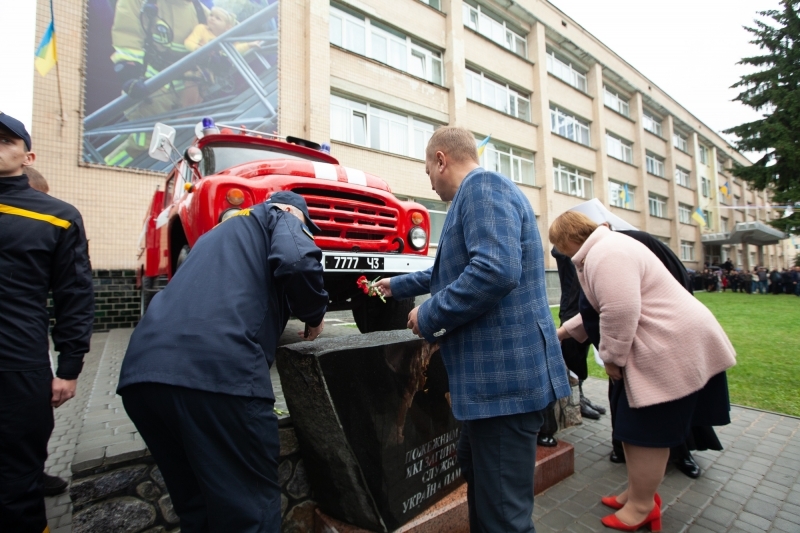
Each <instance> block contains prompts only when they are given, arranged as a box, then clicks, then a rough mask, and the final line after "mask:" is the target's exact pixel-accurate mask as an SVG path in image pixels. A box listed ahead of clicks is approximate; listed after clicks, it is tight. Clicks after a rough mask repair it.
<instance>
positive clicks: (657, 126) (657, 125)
mask: <svg viewBox="0 0 800 533" xmlns="http://www.w3.org/2000/svg"><path fill="white" fill-rule="evenodd" d="M650 124H652V127H648V125H650ZM642 127H644V129H645V131H649V132H650V133H652V134H653V135H656V136H658V137H661V138H663V131H664V130H663V120H662V119H660V118H658V117H657V116H656V115H655V113H650V112H649V111H647V110H644V111H642Z"/></svg>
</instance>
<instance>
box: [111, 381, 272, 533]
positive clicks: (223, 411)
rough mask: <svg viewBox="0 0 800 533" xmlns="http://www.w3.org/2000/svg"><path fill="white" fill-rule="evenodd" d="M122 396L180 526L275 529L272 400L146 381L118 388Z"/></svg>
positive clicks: (192, 531)
mask: <svg viewBox="0 0 800 533" xmlns="http://www.w3.org/2000/svg"><path fill="white" fill-rule="evenodd" d="M122 402H123V405H124V406H125V410H126V411H127V412H128V415H129V416H130V417H131V420H132V421H133V423H134V424H135V425H136V428H137V429H138V430H139V433H141V435H142V438H143V439H144V441H145V443H146V444H147V446H148V448H149V449H150V453H151V454H152V455H153V458H154V459H155V461H156V464H158V467H159V469H160V470H161V474H162V475H163V476H164V482H165V483H166V485H167V490H169V494H170V496H171V497H172V505H173V506H174V508H175V512H176V513H177V514H178V516H179V517H180V520H181V531H182V532H183V533H210V532H229V531H236V532H237V533H277V532H278V531H280V527H281V494H280V486H279V485H278V452H279V448H280V443H279V441H278V418H277V417H276V416H275V413H274V412H273V410H272V409H273V406H274V404H275V402H274V400H266V399H263V398H246V397H242V396H231V395H227V394H217V393H213V392H206V391H199V390H194V389H187V388H184V387H174V386H172V385H162V384H158V383H143V384H138V385H131V386H130V387H126V388H125V389H123V390H122Z"/></svg>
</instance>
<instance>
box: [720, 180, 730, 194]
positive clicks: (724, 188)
mask: <svg viewBox="0 0 800 533" xmlns="http://www.w3.org/2000/svg"><path fill="white" fill-rule="evenodd" d="M719 192H721V193H722V194H724V195H725V196H728V194H729V193H728V182H727V181H726V182H725V184H724V185H720V187H719Z"/></svg>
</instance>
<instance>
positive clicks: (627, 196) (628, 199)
mask: <svg viewBox="0 0 800 533" xmlns="http://www.w3.org/2000/svg"><path fill="white" fill-rule="evenodd" d="M622 201H623V202H625V204H624V205H625V207H628V204H629V203H631V195H630V193H629V192H628V184H627V183H626V184H625V187H624V188H623V189H622Z"/></svg>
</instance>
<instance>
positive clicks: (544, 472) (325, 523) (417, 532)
mask: <svg viewBox="0 0 800 533" xmlns="http://www.w3.org/2000/svg"><path fill="white" fill-rule="evenodd" d="M574 472H575V450H574V448H573V447H572V445H571V444H568V443H566V442H562V441H560V442H559V443H558V446H556V447H555V448H544V447H541V446H539V447H538V448H537V450H536V470H535V472H534V476H533V478H534V483H535V485H534V488H535V492H536V494H540V493H542V492H544V491H545V490H547V489H549V488H550V487H552V486H553V485H555V484H557V483H558V482H560V481H563V480H564V479H566V478H568V477H569V476H571V475H572V474H573V473H574ZM315 518H316V522H315V524H314V532H315V533H369V530H366V529H361V528H359V527H357V526H353V525H350V524H347V523H344V522H341V521H339V520H336V519H335V518H331V517H330V516H328V515H326V514H325V513H324V512H322V511H321V510H320V509H317V513H316V517H315ZM468 532H469V511H468V509H467V486H466V484H462V485H461V486H460V487H459V488H458V489H456V490H455V491H453V492H451V493H450V494H448V495H447V496H446V497H444V498H443V499H441V500H439V501H438V502H437V503H436V504H435V505H433V506H432V507H430V508H428V509H426V510H425V511H424V512H423V513H422V514H420V515H418V516H417V517H416V518H415V519H414V520H412V521H411V522H408V523H407V524H405V525H403V526H402V527H400V528H399V529H397V530H395V532H394V533H468Z"/></svg>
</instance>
